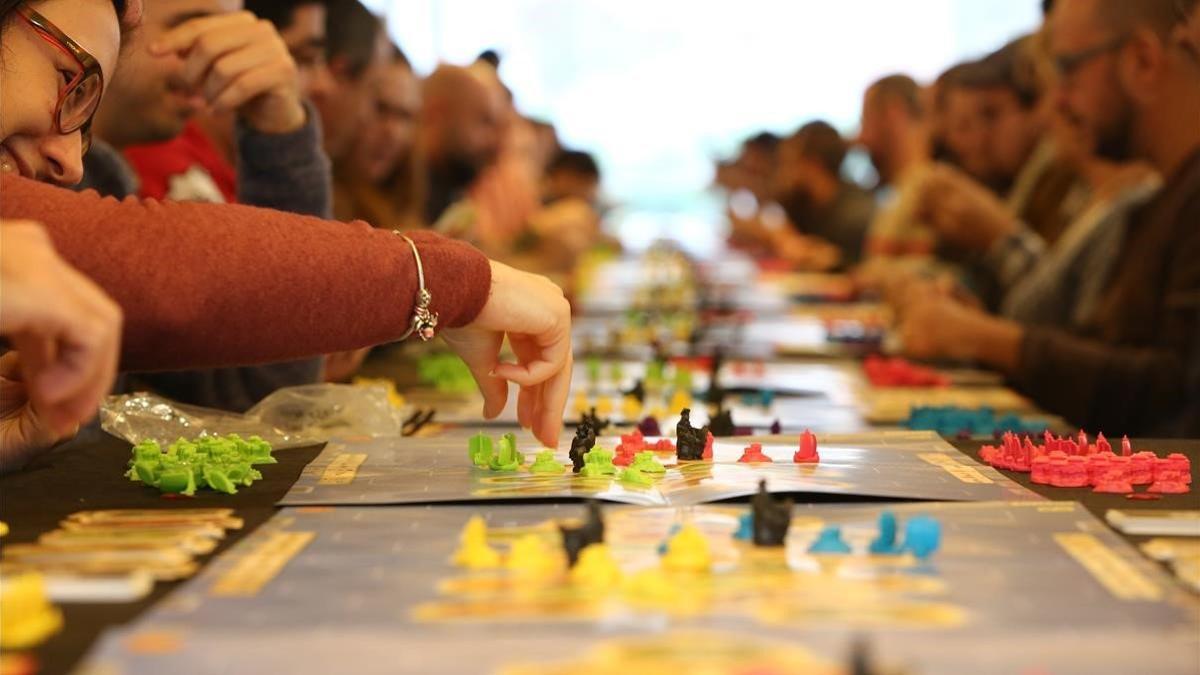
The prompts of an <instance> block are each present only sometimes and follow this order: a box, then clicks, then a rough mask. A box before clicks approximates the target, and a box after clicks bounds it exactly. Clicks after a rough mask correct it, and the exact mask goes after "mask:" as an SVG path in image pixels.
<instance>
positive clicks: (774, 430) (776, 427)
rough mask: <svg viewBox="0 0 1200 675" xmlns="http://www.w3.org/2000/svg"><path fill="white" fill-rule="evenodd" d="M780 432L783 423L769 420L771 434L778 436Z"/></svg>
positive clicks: (781, 431)
mask: <svg viewBox="0 0 1200 675" xmlns="http://www.w3.org/2000/svg"><path fill="white" fill-rule="evenodd" d="M782 433H783V425H782V424H780V423H779V420H775V421H774V422H771V435H773V436H778V435H779V434H782Z"/></svg>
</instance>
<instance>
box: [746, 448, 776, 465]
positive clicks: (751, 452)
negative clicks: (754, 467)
mask: <svg viewBox="0 0 1200 675" xmlns="http://www.w3.org/2000/svg"><path fill="white" fill-rule="evenodd" d="M738 461H739V462H743V463H747V464H755V463H758V462H771V461H774V460H772V459H771V458H770V457H768V456H766V455H764V454H763V451H762V443H751V444H750V445H747V446H746V449H745V450H743V451H742V456H741V457H738Z"/></svg>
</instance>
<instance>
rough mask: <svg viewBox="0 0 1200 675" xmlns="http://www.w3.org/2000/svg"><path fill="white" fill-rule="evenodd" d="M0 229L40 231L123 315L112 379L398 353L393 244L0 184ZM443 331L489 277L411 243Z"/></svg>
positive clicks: (405, 257)
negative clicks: (21, 224)
mask: <svg viewBox="0 0 1200 675" xmlns="http://www.w3.org/2000/svg"><path fill="white" fill-rule="evenodd" d="M0 216H2V217H4V218H9V219H26V220H34V221H37V222H40V223H42V224H43V225H45V226H46V229H47V231H48V232H49V234H50V237H51V239H52V240H53V241H54V245H55V248H56V249H57V250H58V252H59V254H60V255H61V256H62V257H63V258H64V259H65V260H66V261H67V262H69V263H70V264H72V265H73V266H75V267H76V268H77V269H79V270H80V271H81V272H83V273H84V274H86V275H87V276H89V277H90V278H91V279H92V280H94V281H95V282H96V283H97V284H99V285H100V286H101V287H102V288H103V289H104V290H105V291H106V292H108V294H109V295H111V296H112V297H113V298H114V299H115V300H116V301H117V303H118V304H120V306H121V308H122V309H123V310H124V313H125V331H124V340H123V343H122V360H121V367H122V369H123V370H165V369H180V368H204V367H216V366H230V365H247V364H253V363H261V362H270V361H284V360H289V359H296V358H302V357H308V356H314V355H317V354H324V353H329V352H335V351H345V350H350V349H357V348H360V347H367V346H370V345H375V344H379V343H383V342H388V341H391V340H395V339H397V338H399V337H400V336H401V335H403V334H404V333H405V332H407V331H408V325H409V321H410V320H411V317H412V310H413V302H414V299H415V296H416V291H417V271H416V264H415V262H414V260H413V254H412V249H411V248H410V247H409V245H408V243H406V242H405V241H404V240H403V239H401V238H400V237H398V236H396V235H395V234H393V233H392V232H390V231H385V230H377V229H374V228H372V227H371V226H369V225H367V224H366V223H362V222H356V223H350V224H346V223H339V222H334V221H326V220H321V219H318V218H310V217H306V216H298V215H293V214H289V213H283V212H279V211H271V210H267V209H257V208H253V207H248V206H235V205H227V204H220V205H216V204H197V203H175V202H157V201H154V200H142V201H139V200H136V199H132V198H130V199H126V200H124V201H117V200H115V199H112V198H101V197H99V196H98V195H97V194H96V193H94V192H90V191H89V192H84V193H75V192H71V191H70V190H65V189H62V188H57V187H53V186H50V185H45V184H42V183H37V182H34V181H30V180H26V179H23V178H18V177H13V176H2V177H0ZM409 236H410V237H412V239H413V241H414V242H416V244H417V248H418V250H419V251H420V253H421V260H422V262H423V263H424V267H425V284H426V287H427V288H428V289H429V291H430V293H431V294H432V296H433V310H434V311H436V312H438V313H439V314H440V315H441V317H440V318H441V321H440V326H441V327H458V326H463V325H465V324H467V323H470V322H471V321H472V320H474V318H475V317H476V315H478V314H479V312H480V310H481V309H482V308H483V305H484V304H485V303H486V302H487V299H488V295H489V293H490V290H491V267H490V265H489V263H488V260H487V258H486V257H484V255H483V254H482V253H480V252H479V251H477V250H476V249H474V248H472V247H471V246H469V245H467V244H464V243H461V242H457V241H453V240H450V239H446V238H443V237H440V236H438V235H436V234H433V233H430V232H413V233H409Z"/></svg>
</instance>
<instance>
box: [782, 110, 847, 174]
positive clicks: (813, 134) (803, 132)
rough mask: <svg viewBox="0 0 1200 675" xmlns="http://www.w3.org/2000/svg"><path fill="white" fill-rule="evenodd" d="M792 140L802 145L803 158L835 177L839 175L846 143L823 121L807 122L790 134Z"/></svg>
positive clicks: (844, 157)
mask: <svg viewBox="0 0 1200 675" xmlns="http://www.w3.org/2000/svg"><path fill="white" fill-rule="evenodd" d="M792 140H793V141H795V142H798V143H801V144H802V148H803V153H804V156H805V157H808V158H810V159H814V160H816V161H817V162H818V163H820V165H821V166H823V167H825V169H826V170H828V171H829V173H832V174H833V175H835V176H837V175H839V174H840V173H841V171H842V161H843V160H845V159H846V149H847V148H846V141H845V139H843V138H842V135H841V134H839V133H838V131H837V129H834V128H833V125H831V124H829V123H828V122H825V121H823V120H815V121H813V122H809V123H808V124H805V125H804V126H802V127H800V129H798V130H797V131H796V133H794V134H792Z"/></svg>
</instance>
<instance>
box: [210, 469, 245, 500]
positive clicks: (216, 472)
mask: <svg viewBox="0 0 1200 675" xmlns="http://www.w3.org/2000/svg"><path fill="white" fill-rule="evenodd" d="M204 482H206V483H208V485H209V487H211V488H212V489H214V490H216V491H217V492H224V493H225V494H227V495H235V494H237V488H236V487H234V485H233V481H231V480H229V476H228V475H226V473H225V472H224V471H222V470H220V469H218V468H216V467H212V466H206V467H204Z"/></svg>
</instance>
